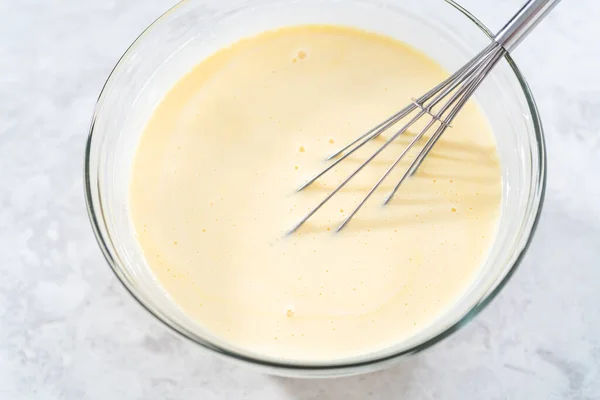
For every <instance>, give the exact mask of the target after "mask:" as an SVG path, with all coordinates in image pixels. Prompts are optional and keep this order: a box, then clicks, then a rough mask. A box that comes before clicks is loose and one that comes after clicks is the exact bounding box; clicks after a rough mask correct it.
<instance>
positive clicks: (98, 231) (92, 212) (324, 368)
mask: <svg viewBox="0 0 600 400" xmlns="http://www.w3.org/2000/svg"><path fill="white" fill-rule="evenodd" d="M187 1H188V0H180V1H179V2H178V3H177V4H175V5H174V6H172V7H171V8H169V9H168V10H167V11H165V12H164V13H163V14H161V15H160V16H159V17H158V18H156V19H155V20H154V21H153V22H152V23H151V24H150V25H148V27H146V28H145V29H144V30H143V31H142V32H141V33H140V34H139V35H138V36H137V37H136V39H135V40H134V41H133V42H132V43H131V45H129V47H128V48H127V50H125V52H124V53H123V55H121V57H120V58H119V60H118V61H117V62H116V64H115V66H114V67H113V68H112V70H111V72H110V74H109V75H108V77H107V79H106V81H105V82H104V84H103V86H102V89H101V91H100V94H99V96H98V99H97V101H96V103H95V106H94V110H93V114H92V119H91V123H90V127H89V129H88V137H87V140H86V146H85V159H84V195H85V202H86V209H87V212H88V217H89V220H90V223H91V225H92V230H93V232H94V235H95V237H96V241H97V242H98V245H99V247H100V250H101V251H102V254H103V256H104V258H105V260H106V262H107V263H108V265H109V266H110V268H111V270H112V271H113V273H114V274H115V276H116V277H117V279H118V281H119V282H121V284H122V285H123V287H124V288H125V289H126V291H127V292H128V293H129V294H130V295H131V296H132V297H133V299H135V301H136V302H137V303H138V304H139V305H140V306H141V307H142V308H144V309H145V310H146V311H148V312H149V313H150V314H151V315H152V316H154V317H155V318H156V319H157V320H159V321H160V322H162V324H163V325H164V326H166V327H167V328H168V329H169V330H170V331H171V332H174V333H175V334H176V335H177V336H179V337H182V338H184V339H186V340H188V341H190V342H192V343H194V344H196V345H199V346H201V347H202V348H204V349H206V350H208V351H211V352H213V353H214V354H218V355H220V356H223V357H225V358H228V359H232V360H235V361H238V362H241V363H243V364H251V365H253V366H258V367H263V368H266V369H268V370H269V371H270V372H271V373H275V374H281V375H286V376H294V374H299V373H301V372H310V371H313V372H321V373H330V374H331V375H337V374H342V375H344V374H348V373H356V372H355V371H356V370H357V369H360V368H364V367H371V368H373V369H378V366H379V368H382V367H383V366H384V365H386V364H388V363H390V362H393V361H397V360H400V359H402V358H404V357H405V356H407V355H410V354H414V353H419V352H421V351H423V350H425V349H427V348H429V347H431V346H433V345H435V344H437V343H439V342H440V341H442V340H443V339H445V338H447V337H448V336H450V335H452V334H453V333H455V332H456V331H458V330H459V329H460V328H461V327H462V326H464V325H465V324H467V323H468V322H469V321H470V320H471V319H473V318H474V317H475V316H476V315H478V314H479V313H480V312H481V311H482V310H483V309H485V308H486V307H487V306H488V305H489V304H490V303H491V301H492V300H493V299H494V298H496V296H497V295H498V293H499V292H500V291H501V290H502V289H503V288H504V286H506V284H507V283H508V281H510V279H511V277H512V276H513V275H514V273H515V272H516V270H517V268H518V267H519V266H520V264H521V262H522V260H523V257H524V256H525V254H526V253H527V250H528V248H529V246H530V244H531V242H532V239H533V236H534V234H535V231H536V229H537V226H538V223H539V220H540V215H541V212H542V208H543V204H544V198H545V192H546V179H547V154H546V143H545V136H544V131H543V127H542V122H541V118H540V114H539V110H538V108H537V105H536V102H535V100H534V98H533V94H532V92H531V89H530V87H529V84H528V83H527V81H526V80H525V78H524V76H523V74H522V73H521V71H520V70H519V68H518V67H517V65H516V63H515V62H514V60H513V59H512V57H511V56H510V54H509V53H508V52H507V53H506V54H505V55H504V58H505V60H506V61H507V63H508V65H509V66H510V68H511V70H512V71H513V73H514V74H515V77H516V78H517V81H518V82H519V84H520V86H521V89H522V91H523V94H524V95H525V99H526V102H527V106H528V108H529V112H530V114H531V121H532V124H533V127H534V134H535V137H536V144H537V150H538V155H539V160H538V164H539V165H538V167H539V176H538V178H539V180H538V187H537V189H538V190H537V194H538V195H537V196H536V197H535V199H534V200H536V201H537V204H535V202H534V204H533V207H537V209H536V210H535V213H532V215H533V220H532V222H531V225H530V229H529V232H528V233H526V234H527V238H526V240H525V243H524V244H523V245H522V248H521V250H520V251H519V252H518V253H517V254H516V258H515V261H514V263H513V265H512V266H510V268H508V269H507V271H506V274H505V275H504V276H503V277H502V278H501V279H500V280H499V282H498V283H497V284H496V286H495V287H493V288H492V289H491V290H490V291H489V292H488V293H487V294H486V295H485V296H484V297H483V298H481V299H480V300H479V301H478V302H477V303H476V304H475V305H474V306H473V307H472V308H471V309H470V310H469V311H468V312H467V313H466V314H465V315H464V316H462V317H461V318H460V319H459V320H457V321H456V322H454V323H453V324H452V325H450V326H449V327H447V328H446V329H445V330H443V331H441V332H439V333H437V334H435V335H434V336H433V337H431V338H429V339H428V340H425V341H424V342H421V343H419V344H417V345H415V346H413V347H411V348H408V349H404V350H401V351H398V352H395V353H392V354H386V355H382V356H379V357H375V358H371V359H365V360H361V361H348V362H344V361H343V360H341V362H339V363H337V364H336V363H335V362H332V363H331V364H319V365H316V364H315V365H301V364H300V363H293V362H285V361H283V360H282V361H277V362H276V361H271V360H267V359H261V358H257V357H253V356H249V355H244V354H240V353H237V352H235V351H233V350H230V349H227V348H223V347H220V346H218V345H216V344H213V343H210V342H208V341H206V342H204V341H199V340H197V339H196V338H194V337H193V336H194V335H191V334H189V333H187V332H182V331H181V330H179V329H178V328H177V327H175V326H173V325H172V324H171V323H170V322H168V321H165V320H164V319H163V318H162V317H161V316H160V315H158V313H157V312H155V311H154V310H153V309H152V307H150V306H148V305H147V304H146V303H145V302H144V300H143V299H142V296H140V295H138V294H137V292H136V289H135V287H134V286H133V285H131V284H130V283H128V282H126V281H125V280H124V279H123V278H122V277H121V274H120V273H119V271H118V267H117V265H116V264H117V261H116V260H115V258H114V257H113V255H112V254H111V250H110V248H109V247H110V246H109V245H108V242H110V241H111V239H110V238H105V237H104V234H103V232H102V228H101V225H102V223H101V222H100V221H99V218H98V216H99V215H100V214H101V213H102V210H101V208H102V207H101V206H100V210H96V209H95V205H94V196H93V190H92V180H91V178H90V177H91V168H90V159H91V148H92V139H93V136H94V135H93V134H94V126H95V122H96V119H97V117H98V114H99V111H100V105H101V103H102V99H103V97H104V93H105V91H106V89H107V87H108V84H109V83H110V82H111V80H112V77H113V75H114V74H115V71H116V70H117V68H118V67H119V65H120V64H121V61H122V60H123V59H124V58H125V57H126V56H127V54H128V53H129V51H130V50H131V49H132V48H133V47H134V46H135V45H136V43H138V41H139V40H140V39H142V38H143V36H144V34H145V33H146V32H148V31H149V30H150V29H152V28H153V27H154V26H155V24H156V23H158V22H159V21H160V20H161V19H162V18H163V17H164V16H166V15H167V14H169V13H171V12H172V11H174V10H175V9H177V8H178V7H180V6H181V5H182V4H183V3H186V2H187ZM443 1H444V2H445V3H447V4H449V5H450V6H452V7H454V8H455V9H456V10H457V11H459V12H460V13H461V14H462V15H463V16H464V17H466V18H467V19H469V20H470V21H471V22H472V23H474V24H475V25H476V26H477V27H478V28H479V29H480V30H481V31H482V32H483V33H484V34H485V35H487V36H488V38H490V39H493V33H492V31H490V30H489V29H488V28H487V27H486V26H485V25H484V24H483V23H482V22H481V21H479V19H477V18H476V17H475V16H474V15H473V14H471V13H470V12H469V11H468V10H467V9H465V8H464V7H463V6H461V5H460V4H458V3H457V2H456V1H455V0H443ZM350 370H352V371H350ZM296 376H298V375H296Z"/></svg>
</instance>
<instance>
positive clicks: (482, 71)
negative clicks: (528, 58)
mask: <svg viewBox="0 0 600 400" xmlns="http://www.w3.org/2000/svg"><path fill="white" fill-rule="evenodd" d="M559 1H560V0H528V2H527V3H526V4H525V5H524V6H523V8H521V10H519V12H517V14H515V16H514V17H513V18H512V19H511V20H510V21H509V22H508V23H507V24H506V25H505V26H504V28H502V29H501V30H500V32H499V33H498V34H497V35H496V36H495V37H494V40H493V41H492V42H491V43H490V44H488V45H487V46H486V47H485V48H484V49H483V50H482V51H481V52H479V53H478V54H477V55H476V56H475V57H473V58H472V59H471V60H470V61H469V62H467V63H466V64H465V65H464V66H463V67H461V68H460V69H458V70H457V71H456V72H455V73H454V74H452V75H450V76H449V77H448V78H447V79H446V80H444V81H443V82H441V83H439V84H438V85H436V86H434V87H433V88H432V89H431V90H429V91H428V92H427V93H425V94H424V95H422V96H420V97H418V98H417V99H412V102H411V103H409V104H408V105H407V106H406V107H404V108H403V109H402V110H400V111H398V112H396V113H395V114H393V115H391V116H390V117H388V118H387V119H386V120H385V121H383V122H381V123H379V124H378V125H377V126H375V127H374V128H372V129H371V130H369V131H368V132H366V133H364V134H362V135H361V136H359V137H358V138H356V139H354V140H353V141H352V142H350V143H349V144H347V145H346V146H344V147H343V148H341V149H339V150H338V151H336V152H335V153H333V154H331V155H330V156H329V157H328V158H327V160H332V159H336V160H335V161H334V162H332V163H331V164H330V165H329V166H327V167H326V168H325V169H323V170H322V171H321V172H319V173H318V174H316V175H315V176H313V177H312V178H311V179H309V180H308V181H307V182H306V183H304V184H303V185H302V186H300V187H299V188H298V191H300V190H303V189H305V188H306V187H308V186H309V185H310V184H312V183H313V182H315V181H316V180H317V179H319V178H320V177H321V176H323V175H324V174H325V173H327V172H328V171H330V170H331V169H332V168H334V167H335V166H336V165H338V164H339V163H341V162H342V161H343V160H345V159H346V158H348V157H349V156H350V155H351V154H353V153H354V152H356V151H357V150H358V149H360V148H362V147H363V146H364V145H365V144H366V143H368V142H369V141H371V140H373V139H375V138H377V137H378V136H380V135H381V134H383V133H384V132H386V131H387V130H388V129H390V128H391V127H392V126H394V125H395V124H396V123H398V122H400V121H401V120H402V119H404V118H405V117H408V116H409V115H410V114H412V113H413V112H416V115H414V116H413V117H412V118H411V119H410V120H409V121H408V122H407V123H406V124H405V125H404V126H402V128H400V129H399V130H397V131H396V132H395V133H394V134H393V135H392V136H391V137H390V138H389V139H388V140H387V141H386V142H385V143H384V144H383V145H382V146H381V147H379V148H378V149H377V150H376V151H375V152H374V153H373V154H372V155H371V156H370V157H368V159H367V160H366V161H365V162H363V163H362V164H361V165H359V166H358V168H356V169H355V170H354V172H352V174H350V176H348V177H347V178H346V179H345V180H344V181H342V182H341V183H340V184H339V185H338V186H337V187H336V188H335V189H333V191H332V192H331V193H329V194H328V195H327V196H326V197H325V199H323V200H322V201H321V202H320V203H319V204H318V205H317V206H316V207H315V208H313V209H312V210H310V212H309V213H308V214H307V215H306V216H304V218H302V219H301V220H300V221H299V222H298V223H297V224H296V225H295V226H294V227H293V228H292V229H291V230H290V231H289V233H292V232H295V231H296V230H298V229H299V228H300V227H301V226H302V225H303V224H304V223H305V222H306V221H307V220H308V219H309V218H310V217H312V216H313V215H314V214H315V213H316V212H317V211H318V210H319V209H320V208H321V207H323V205H325V203H327V202H328V201H329V200H330V199H331V198H332V197H333V196H334V195H335V194H336V193H338V192H339V191H340V190H341V189H342V188H343V187H344V186H346V184H347V183H348V182H350V180H352V179H353V178H354V177H355V176H356V175H357V174H358V173H359V172H360V171H361V170H362V169H363V168H365V167H366V166H367V165H368V164H369V163H370V162H371V161H373V159H375V157H377V156H378V155H379V154H380V153H381V152H383V150H384V149H385V148H387V147H388V146H389V145H390V144H391V143H392V142H394V140H396V139H397V138H398V137H399V136H400V135H402V134H403V133H405V132H406V131H407V130H408V129H409V128H410V127H412V126H413V125H414V124H415V123H416V122H417V121H418V120H419V119H420V118H422V117H423V116H424V115H429V117H430V118H431V119H430V120H429V121H428V123H427V124H425V127H424V128H423V129H421V131H420V132H419V133H418V134H417V135H416V136H415V137H414V138H413V139H412V140H411V141H410V142H409V144H408V146H407V147H406V148H405V149H404V150H403V151H402V152H401V153H400V155H399V156H398V157H397V158H396V160H395V161H394V162H393V163H392V164H391V165H390V166H389V167H388V169H387V170H386V171H385V173H384V174H383V175H382V176H381V177H380V178H379V180H378V181H377V182H376V183H375V185H374V186H373V187H372V188H371V189H370V190H369V192H368V193H367V195H366V196H365V197H364V198H363V199H362V200H361V201H360V202H359V203H358V205H357V206H356V207H355V208H354V209H353V210H352V212H351V213H350V214H349V215H348V216H347V217H346V218H345V219H344V221H343V222H342V223H341V224H340V226H339V227H338V229H337V230H338V231H340V230H341V229H343V228H344V227H345V226H346V225H347V224H348V222H349V221H350V220H351V219H352V218H353V217H354V216H355V215H356V213H357V212H358V211H359V210H360V209H361V207H362V206H363V205H364V204H365V203H366V202H367V200H368V199H369V198H370V197H371V195H372V194H373V193H374V192H375V191H376V190H377V189H378V188H379V186H380V185H381V184H382V183H383V181H384V180H385V179H386V178H387V177H388V176H389V175H390V173H391V172H392V171H393V170H394V169H395V168H396V167H397V165H398V164H399V163H400V162H401V161H402V160H403V159H404V157H405V156H406V155H407V154H408V152H409V151H411V150H412V149H413V148H414V146H415V145H416V144H417V143H418V142H419V141H420V140H421V139H423V137H424V136H425V135H426V134H427V132H428V131H429V130H430V129H431V128H432V127H433V126H434V125H435V124H436V123H437V124H439V126H438V127H437V128H436V129H435V131H434V132H433V134H431V136H430V137H429V139H427V141H426V142H425V144H424V145H423V147H422V148H421V150H420V151H419V152H418V154H417V155H416V156H415V158H414V159H413V160H412V162H411V163H410V164H409V166H408V168H407V169H406V170H405V172H404V174H403V175H402V176H401V178H400V180H399V181H398V182H397V184H396V185H395V186H394V188H393V189H392V191H391V192H390V193H389V194H388V195H387V197H386V198H385V200H384V204H388V203H389V202H390V200H391V199H392V198H393V197H394V195H395V194H396V192H397V191H398V189H399V188H400V186H401V185H402V183H403V182H404V181H405V180H406V179H407V178H408V177H409V176H411V175H413V174H415V173H416V171H417V170H418V169H419V168H420V166H421V164H422V163H423V161H424V160H425V158H426V157H427V155H428V154H429V152H430V151H431V149H432V148H433V146H435V144H436V143H437V141H438V140H439V139H440V137H441V136H442V135H443V134H444V132H445V131H446V130H447V129H448V128H449V127H450V124H451V123H452V121H453V120H454V118H455V117H456V115H457V114H458V113H459V112H460V111H461V109H462V108H463V107H464V106H465V104H466V103H467V101H468V100H469V99H470V97H471V96H472V95H473V93H474V92H475V90H477V88H478V87H479V86H480V85H481V82H483V80H484V79H485V78H486V76H487V75H488V74H489V73H490V71H491V70H492V68H494V66H495V65H496V64H497V63H498V61H499V60H500V59H501V58H502V57H504V55H505V54H507V52H508V51H510V50H512V49H514V48H515V47H516V46H517V45H518V44H519V43H520V42H521V40H522V39H523V38H524V37H525V36H526V35H527V34H528V33H529V32H530V31H531V30H532V29H533V27H535V25H537V23H539V21H541V20H542V19H543V17H544V16H545V15H547V14H548V12H550V10H551V9H552V8H553V7H554V6H555V5H556V4H558V3H559ZM448 97H449V98H448ZM447 98H448V99H447ZM444 100H445V103H443V104H442V101H444ZM438 105H439V106H440V107H439V110H435V108H436V107H437V106H438ZM339 156H341V157H339ZM338 157H339V158H338Z"/></svg>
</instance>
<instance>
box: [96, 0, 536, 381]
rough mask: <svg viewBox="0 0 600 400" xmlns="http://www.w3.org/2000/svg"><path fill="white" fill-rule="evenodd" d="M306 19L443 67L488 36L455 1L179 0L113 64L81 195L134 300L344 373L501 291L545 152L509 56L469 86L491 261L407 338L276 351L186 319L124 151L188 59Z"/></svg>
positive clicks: (283, 367) (397, 352) (407, 344)
mask: <svg viewBox="0 0 600 400" xmlns="http://www.w3.org/2000/svg"><path fill="white" fill-rule="evenodd" d="M309 23H310V24H338V25H349V26H354V27H358V28H362V29H364V30H368V31H374V32H378V33H383V34H386V35H389V36H392V37H395V38H397V39H400V40H402V41H404V42H407V43H408V44H410V45H412V46H413V47H416V48H418V49H420V50H421V51H423V52H424V53H426V54H427V55H429V56H430V57H431V58H433V59H435V60H436V61H437V62H439V63H440V64H441V65H442V66H443V67H445V68H446V69H447V70H448V71H453V70H455V69H457V68H458V67H460V66H461V65H462V64H463V63H465V62H466V61H467V60H468V59H470V58H471V57H472V56H473V55H474V54H476V53H477V52H478V51H479V50H480V49H482V48H483V47H484V46H485V45H486V44H488V43H489V41H490V37H491V33H490V31H489V30H488V29H487V28H486V27H485V26H483V24H481V23H480V22H479V21H478V20H477V19H476V18H475V17H474V16H472V15H471V14H469V13H468V12H467V11H466V10H464V9H463V8H462V7H460V6H459V5H458V4H456V3H454V2H453V1H451V0H421V1H412V0H343V1H341V0H301V1H300V0H229V1H222V0H210V1H207V0H185V1H182V2H181V3H179V4H178V5H176V6H175V7H173V8H172V9H171V10H169V11H168V12H166V13H165V14H164V15H163V16H161V17H160V18H159V19H157V20H156V21H155V22H154V23H153V24H152V25H151V26H150V27H149V28H148V29H146V30H145V31H144V32H143V33H142V34H141V35H140V36H139V37H138V38H137V39H136V41H135V42H134V43H133V44H132V45H131V47H130V48H129V49H128V50H127V52H126V53H125V54H124V55H123V57H122V58H121V59H120V60H119V62H118V64H117V65H116V67H115V68H114V70H113V71H112V73H111V74H110V76H109V78H108V80H107V82H106V84H105V86H104V88H103V90H102V93H101V94H100V98H99V99H98V103H97V105H96V108H95V112H94V116H93V120H92V125H91V128H90V133H89V137H88V142H87V147H86V154H85V195H86V201H87V206H88V212H89V216H90V219H91V223H92V227H93V229H94V233H95V234H96V238H97V240H98V243H99V245H100V248H101V249H102V252H103V253H104V256H105V257H106V259H107V261H108V263H109V265H110V267H111V268H112V269H113V271H114V272H115V274H116V275H117V277H118V278H119V280H120V281H121V282H122V283H123V285H124V286H125V287H126V288H127V290H128V291H129V292H130V293H131V295H132V296H133V298H134V299H136V300H137V301H138V302H139V303H140V304H141V305H142V306H143V307H144V308H145V309H146V310H148V311H149V312H150V313H151V314H152V315H154V316H155V317H156V318H158V319H159V320H160V321H162V322H163V323H164V324H165V325H166V326H167V327H169V328H170V329H172V330H173V331H174V332H176V333H178V334H179V335H181V336H183V337H185V338H187V339H189V340H190V341H192V342H193V343H196V344H197V345H199V346H202V347H204V348H206V349H208V350H210V351H212V352H214V353H217V354H220V355H222V356H225V357H227V358H230V359H233V360H237V361H239V362H242V363H246V364H251V365H253V366H255V367H258V368H260V369H262V370H263V371H265V372H268V373H271V374H277V375H285V376H299V377H318V376H341V375H350V374H357V373H362V372H370V371H373V370H376V369H380V368H383V367H386V366H388V365H390V364H393V363H395V362H398V361H399V360H401V359H403V358H405V357H408V356H410V355H412V354H415V353H418V352H420V351H422V350H424V349H426V348H428V347H430V346H432V345H433V344H435V343H437V342H439V341H440V340H442V339H443V338H445V337H447V336H448V335H450V334H451V333H453V332H455V331H456V330H458V329H459V328H460V327H461V326H463V325H464V324H465V323H467V322H468V321H470V320H471V319H472V318H473V317H474V316H475V315H477V313H479V312H480V311H481V310H482V309H483V308H484V307H485V306H486V305H487V304H488V303H489V302H490V301H491V300H492V299H493V298H494V297H495V296H496V295H497V294H498V292H499V291H500V290H501V289H502V287H503V286H504V285H505V284H506V283H507V282H508V280H509V278H510V276H511V275H512V273H513V272H514V271H515V269H516V268H517V266H518V265H519V263H520V261H521V259H522V257H523V255H524V254H525V251H526V250H527V247H528V245H529V243H530V241H531V237H532V234H533V232H534V230H535V227H536V224H537V221H538V217H539V215H540V210H541V205H542V200H543V197H544V188H545V178H546V155H545V147H544V137H543V133H542V127H541V123H540V118H539V115H538V111H537V108H536V105H535V103H534V100H533V96H532V94H531V92H530V89H529V87H528V86H527V83H526V82H525V79H524V78H523V76H522V75H521V73H520V72H519V70H518V68H517V66H516V65H515V64H514V62H513V61H512V59H511V58H510V56H506V57H505V58H504V60H502V61H501V63H500V64H499V65H498V66H497V67H496V69H495V70H494V71H493V72H492V73H491V75H490V76H489V77H488V79H487V80H486V81H485V82H484V83H483V85H482V86H481V87H480V89H479V90H478V91H477V93H476V98H477V101H478V102H479V104H480V107H481V108H482V110H483V112H484V113H485V114H486V116H487V118H488V119H489V122H490V124H491V126H492V129H493V131H494V133H495V135H496V140H497V144H498V151H499V155H500V161H501V169H502V175H503V177H502V186H503V195H502V196H503V197H502V207H501V216H500V220H499V225H498V229H497V235H496V239H495V241H494V243H493V245H492V248H491V250H490V252H489V256H488V258H487V261H486V262H485V264H484V265H483V267H482V268H481V269H480V271H479V273H478V275H477V277H476V278H475V281H474V283H473V284H472V285H471V286H470V288H469V289H468V290H467V292H466V293H464V295H462V297H461V298H460V299H459V300H458V301H457V303H456V304H455V305H454V306H453V307H451V309H450V310H448V311H447V312H446V313H445V314H443V315H441V316H440V317H439V318H438V319H437V320H436V321H434V322H433V323H432V324H431V325H430V326H428V327H426V328H425V329H424V330H422V331H420V332H419V333H418V334H416V335H415V336H413V337H411V338H409V339H408V340H405V341H402V342H401V343H398V344H397V345H395V346H393V347H391V348H387V349H385V350H383V351H380V352H377V353H372V354H368V355H365V356H363V357H359V358H354V359H347V360H337V361H335V362H334V361H332V362H314V363H309V362H303V363H298V362H293V361H287V360H286V361H282V360H278V359H270V358H266V357H262V356H260V355H257V354H252V353H249V352H247V351H245V350H244V349H239V348H235V347H233V346H232V345H230V344H228V343H225V342H223V341H222V340H221V339H220V338H218V337H215V336H213V335H211V334H210V332H207V331H205V330H203V329H202V327H201V326H199V325H198V324H197V323H196V322H194V321H192V320H191V319H190V318H188V317H187V316H186V315H185V314H184V313H183V312H182V311H181V310H180V309H179V308H178V307H177V306H176V305H175V304H174V303H173V302H172V301H171V300H170V299H169V297H168V295H167V294H166V293H165V292H164V290H163V289H162V288H161V286H160V285H159V284H158V283H157V282H156V280H155V278H154V276H153V275H152V273H151V271H150V269H149V268H148V267H147V265H146V262H145V260H144V257H143V255H142V252H141V249H140V247H139V245H138V243H137V241H136V238H135V232H134V228H133V224H132V221H131V218H130V214H129V210H128V187H129V179H130V173H129V171H130V167H131V162H132V158H133V155H134V152H135V149H136V145H137V143H138V141H139V138H140V135H141V133H142V130H143V127H144V125H145V123H146V121H147V120H148V118H149V116H150V115H151V113H152V111H153V109H154V107H155V106H156V105H157V104H158V103H159V102H160V100H161V99H162V98H163V97H164V95H165V94H166V92H167V91H168V90H169V89H170V88H171V87H172V86H173V85H174V84H175V83H176V82H177V81H178V80H179V78H180V77H182V76H183V75H184V74H185V73H186V72H188V71H189V70H190V69H191V68H192V67H193V66H194V65H196V64H197V63H199V62H200V61H201V60H202V59H204V58H205V57H207V56H209V55H210V54H212V53H213V52H215V51H217V50H218V49H220V48H222V47H224V46H226V45H228V44H231V43H233V42H236V41H237V40H238V39H240V38H242V37H245V36H250V35H253V34H256V33H259V32H262V31H265V30H270V29H275V28H278V27H282V26H286V25H296V24H309ZM415 95H416V96H417V95H420V93H415Z"/></svg>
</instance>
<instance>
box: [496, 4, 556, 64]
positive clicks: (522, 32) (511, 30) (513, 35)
mask: <svg viewBox="0 0 600 400" xmlns="http://www.w3.org/2000/svg"><path fill="white" fill-rule="evenodd" d="M559 2H560V0H529V1H528V2H527V3H526V4H525V5H524V6H523V8H521V9H520V10H519V12H517V13H516V14H515V16H514V17H512V18H511V20H510V21H508V23H507V24H506V25H505V26H504V28H502V29H501V30H500V31H499V32H498V33H497V34H496V36H495V38H494V39H495V41H496V42H497V43H499V44H500V45H501V46H502V47H504V48H505V49H506V51H509V52H510V51H512V50H514V49H515V48H516V47H517V46H518V45H519V44H520V43H521V42H522V41H523V39H525V37H526V36H527V34H529V32H531V31H532V30H533V28H535V27H536V26H537V24H539V23H540V21H542V20H543V19H544V17H545V16H546V15H547V14H548V13H549V12H550V11H551V10H552V9H553V8H554V7H555V6H556V5H557V4H558V3H559Z"/></svg>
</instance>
